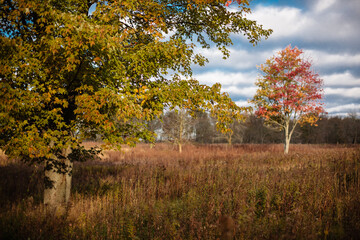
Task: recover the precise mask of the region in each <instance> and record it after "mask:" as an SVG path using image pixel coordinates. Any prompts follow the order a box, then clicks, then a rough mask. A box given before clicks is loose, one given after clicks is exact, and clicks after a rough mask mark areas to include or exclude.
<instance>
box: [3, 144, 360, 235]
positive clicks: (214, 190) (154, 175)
mask: <svg viewBox="0 0 360 240" xmlns="http://www.w3.org/2000/svg"><path fill="white" fill-rule="evenodd" d="M290 151H291V153H290V154H288V155H284V154H283V153H282V152H283V148H282V145H235V146H233V147H231V148H229V147H226V146H225V145H211V146H209V145H208V146H206V145H203V146H192V145H188V146H185V147H184V149H183V153H182V154H179V153H178V152H177V151H176V149H174V148H173V147H172V146H171V145H166V144H159V145H156V146H155V147H154V148H150V147H149V145H139V146H137V147H136V148H134V149H130V150H129V149H125V151H124V152H114V151H109V152H106V154H105V155H104V157H103V158H102V159H99V160H97V161H89V162H85V163H76V164H75V168H74V173H73V188H72V196H71V203H70V207H69V209H68V214H67V215H66V216H63V217H57V218H54V217H49V216H46V215H45V214H44V208H43V206H42V204H41V201H42V191H43V184H42V173H43V172H42V168H41V167H39V166H31V167H29V166H27V165H24V164H21V163H19V162H17V161H10V160H8V159H6V157H5V156H4V155H2V156H1V160H0V197H1V199H0V239H218V238H220V234H221V233H220V230H219V218H220V216H221V215H228V216H230V217H231V218H232V219H233V220H234V222H235V239H359V236H360V182H359V180H360V179H359V172H360V150H359V147H358V146H340V145H292V146H291V148H290Z"/></svg>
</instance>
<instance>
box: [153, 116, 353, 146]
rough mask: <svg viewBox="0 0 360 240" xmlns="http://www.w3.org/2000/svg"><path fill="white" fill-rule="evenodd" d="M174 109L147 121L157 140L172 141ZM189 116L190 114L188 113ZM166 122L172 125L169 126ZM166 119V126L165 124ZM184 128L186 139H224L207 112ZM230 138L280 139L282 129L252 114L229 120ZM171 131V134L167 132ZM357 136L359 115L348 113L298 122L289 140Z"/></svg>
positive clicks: (344, 140)
mask: <svg viewBox="0 0 360 240" xmlns="http://www.w3.org/2000/svg"><path fill="white" fill-rule="evenodd" d="M176 115H177V114H176V113H175V112H171V113H168V114H165V115H164V116H163V118H162V119H163V120H162V121H160V120H158V119H157V120H154V121H152V122H151V123H149V128H150V130H152V131H155V132H156V133H157V136H158V137H157V141H174V139H172V137H170V136H172V135H174V131H175V132H176V131H179V130H178V129H179V128H178V127H177V125H178V124H179V121H178V119H177V117H176ZM189 118H191V117H190V115H189ZM169 122H170V123H171V125H172V126H173V128H169V125H170V124H169ZM164 123H166V127H164ZM186 124H187V125H188V126H187V127H186V128H182V129H183V131H186V133H183V135H184V136H186V137H187V140H188V141H191V142H197V143H227V142H228V141H227V138H226V136H224V135H222V134H221V133H219V132H218V131H216V120H215V119H213V118H212V117H211V116H210V115H209V114H208V113H206V112H205V113H203V112H199V113H197V114H196V117H195V118H192V120H191V121H190V120H187V121H186ZM232 130H233V135H232V140H231V142H232V143H234V144H236V143H282V142H283V139H284V137H283V131H280V130H276V129H274V128H271V127H269V126H265V125H264V121H263V119H261V118H257V117H255V116H253V115H250V116H248V117H247V120H246V121H245V122H242V123H238V122H234V123H233V124H232ZM170 131H171V134H170ZM359 138H360V119H359V118H358V117H357V116H356V114H349V115H348V116H347V117H330V116H323V117H322V118H321V119H320V120H319V121H318V122H317V126H311V125H309V124H305V125H303V126H301V127H300V126H297V128H296V130H295V132H294V135H293V138H292V140H291V142H292V143H302V144H323V143H328V144H356V143H359V141H360V140H359Z"/></svg>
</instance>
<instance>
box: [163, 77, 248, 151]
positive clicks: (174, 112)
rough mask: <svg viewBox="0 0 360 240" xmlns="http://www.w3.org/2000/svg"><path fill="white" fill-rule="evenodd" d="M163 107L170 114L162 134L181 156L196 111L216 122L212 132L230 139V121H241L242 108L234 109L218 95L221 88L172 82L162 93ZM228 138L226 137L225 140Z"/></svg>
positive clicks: (232, 104) (191, 81)
mask: <svg viewBox="0 0 360 240" xmlns="http://www.w3.org/2000/svg"><path fill="white" fill-rule="evenodd" d="M162 94H163V95H165V99H166V100H165V104H166V106H167V107H168V109H169V110H170V112H169V113H167V114H166V115H165V119H164V125H163V130H164V133H165V134H166V135H167V136H168V137H170V139H172V140H173V141H174V142H175V143H176V144H177V145H178V147H179V152H181V149H182V145H183V143H184V142H185V141H186V140H187V139H188V138H189V137H190V136H191V134H192V133H193V132H194V130H195V129H194V127H195V126H194V125H195V121H194V119H195V118H196V117H197V115H198V114H197V113H198V112H199V111H201V112H205V111H208V112H210V114H211V115H212V116H213V117H215V118H216V128H217V130H218V131H220V132H221V133H224V134H225V135H226V136H228V137H227V138H228V139H230V142H229V143H230V144H231V136H232V133H233V131H232V129H231V124H232V123H233V121H234V120H238V121H240V120H242V119H243V117H242V116H243V115H242V114H241V113H242V112H245V111H247V110H248V109H247V108H245V107H238V106H237V105H236V104H235V103H234V102H233V101H232V99H231V98H230V97H229V95H228V94H227V93H222V92H221V84H219V83H217V84H214V85H212V86H207V85H204V84H200V83H199V82H198V81H197V80H194V79H190V80H181V79H177V80H174V81H173V82H172V83H170V84H169V85H168V88H167V90H165V89H163V91H162ZM229 136H230V137H229Z"/></svg>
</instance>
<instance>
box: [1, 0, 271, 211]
mask: <svg viewBox="0 0 360 240" xmlns="http://www.w3.org/2000/svg"><path fill="white" fill-rule="evenodd" d="M227 2H228V1H225V0H122V1H113V0H104V1H101V0H100V1H96V0H27V1H22V0H1V1H0V54H1V59H0V89H1V95H0V139H1V141H0V147H1V149H3V150H5V152H6V154H7V155H8V156H9V157H19V158H21V159H22V160H24V161H27V162H39V163H43V164H44V167H45V183H46V190H45V193H44V203H45V204H46V205H47V206H48V208H49V209H51V211H55V210H58V209H62V207H60V206H61V205H63V204H64V203H66V202H67V201H68V199H69V195H70V186H71V171H72V164H73V161H74V160H83V159H87V158H89V157H91V156H92V155H94V154H96V152H97V151H96V150H94V149H91V150H86V149H84V148H83V147H82V145H81V143H82V141H83V140H84V139H85V138H87V137H89V136H90V137H93V136H97V137H101V139H102V140H103V141H104V142H105V143H106V144H109V145H112V144H117V145H120V144H124V143H128V144H132V143H135V142H136V141H138V140H139V139H148V138H151V136H152V135H151V134H149V132H148V131H147V130H146V129H147V128H146V127H144V126H142V125H141V124H142V123H143V122H144V121H134V119H147V120H149V119H151V118H152V116H154V115H155V114H157V113H159V112H161V111H162V109H163V104H162V103H163V102H164V97H166V96H164V95H162V94H157V93H161V88H162V86H163V85H164V82H166V81H171V79H166V76H167V75H168V71H169V70H171V71H173V72H175V73H179V74H182V75H184V76H190V75H191V71H192V70H191V64H192V63H196V64H200V65H203V64H204V63H205V62H206V59H205V58H204V57H202V56H200V55H198V54H195V53H194V48H195V44H194V43H197V44H199V45H200V46H202V47H210V43H212V44H214V45H215V46H216V47H218V48H219V49H220V50H221V51H222V52H223V53H224V56H225V57H226V56H228V54H229V52H228V50H227V47H228V46H229V45H230V44H231V43H232V42H231V38H230V35H231V34H233V33H240V34H243V35H245V37H247V38H248V39H249V41H250V43H253V44H255V43H257V42H258V41H259V40H260V38H262V37H268V36H269V34H270V33H271V31H270V30H264V29H263V28H262V26H261V25H258V24H257V23H256V22H255V21H251V20H249V19H247V18H245V14H248V13H249V12H250V9H249V8H248V1H247V0H237V3H236V4H237V5H238V10H237V11H229V10H228V9H227V6H226V5H225V4H226V3H227ZM93 4H96V8H95V11H93V12H91V13H89V9H90V7H91V6H93ZM94 6H95V5H94Z"/></svg>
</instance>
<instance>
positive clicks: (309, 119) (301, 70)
mask: <svg viewBox="0 0 360 240" xmlns="http://www.w3.org/2000/svg"><path fill="white" fill-rule="evenodd" d="M302 54H303V51H302V50H301V49H298V48H297V47H294V48H291V46H290V45H289V46H288V47H286V48H285V49H283V50H281V51H280V52H279V53H278V55H276V56H273V57H271V58H270V59H268V60H267V61H266V63H265V64H262V65H261V66H260V70H261V71H262V73H263V74H262V76H261V77H260V78H259V79H258V80H257V82H256V83H255V85H256V86H258V90H257V92H256V94H255V96H254V98H253V99H252V100H251V102H252V103H253V104H255V109H256V111H255V114H256V115H257V116H259V117H263V118H264V119H265V122H266V123H267V124H269V125H275V126H277V127H278V128H280V129H281V130H284V134H285V146H284V148H285V149H284V152H285V153H288V152H289V145H290V140H291V136H292V134H293V132H294V130H295V127H296V126H297V125H298V124H300V125H302V124H304V123H310V124H311V125H314V124H315V123H316V122H317V120H318V119H319V117H320V114H321V113H324V108H323V103H322V102H321V100H322V98H323V89H322V85H323V80H322V79H321V78H320V77H319V75H318V74H317V73H315V72H314V71H313V70H312V69H311V66H312V64H311V62H310V61H309V60H307V59H304V58H303V57H302Z"/></svg>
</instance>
